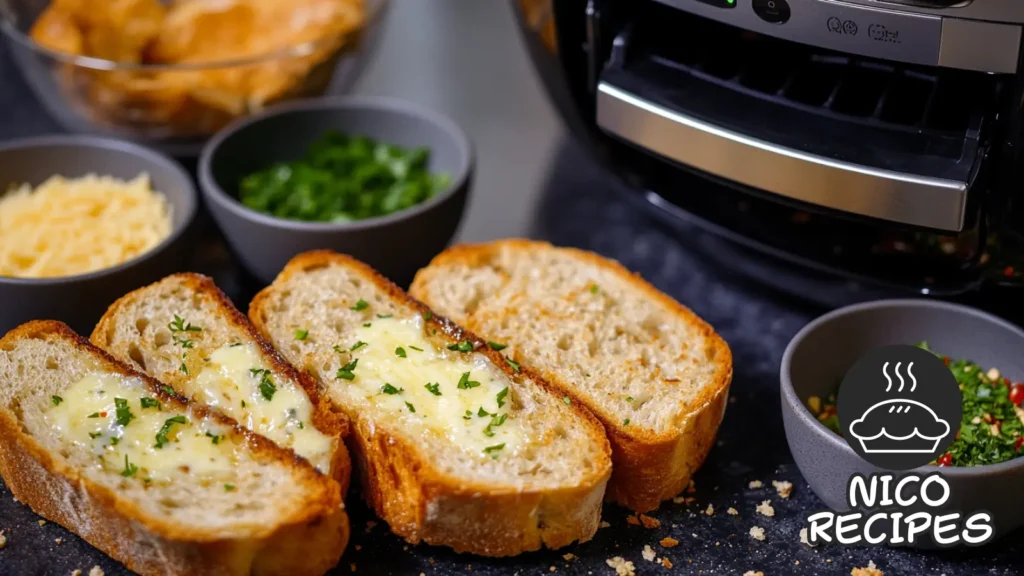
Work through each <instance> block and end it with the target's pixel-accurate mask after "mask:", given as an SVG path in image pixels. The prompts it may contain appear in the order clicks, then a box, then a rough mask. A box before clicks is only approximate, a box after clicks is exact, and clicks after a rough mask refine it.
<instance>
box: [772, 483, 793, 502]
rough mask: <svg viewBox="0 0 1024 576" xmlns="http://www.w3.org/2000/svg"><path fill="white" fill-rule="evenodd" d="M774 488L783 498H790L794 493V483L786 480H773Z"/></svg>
mask: <svg viewBox="0 0 1024 576" xmlns="http://www.w3.org/2000/svg"><path fill="white" fill-rule="evenodd" d="M772 486H775V491H776V492H778V493H779V496H782V497H783V498H789V495H790V494H791V493H792V492H793V483H792V482H787V481H785V480H781V481H780V480H772Z"/></svg>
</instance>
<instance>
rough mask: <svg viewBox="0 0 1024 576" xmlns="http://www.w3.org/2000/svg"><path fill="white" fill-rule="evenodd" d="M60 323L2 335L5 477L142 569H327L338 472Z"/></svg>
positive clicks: (50, 513)
mask: <svg viewBox="0 0 1024 576" xmlns="http://www.w3.org/2000/svg"><path fill="white" fill-rule="evenodd" d="M171 392H172V391H170V390H169V388H168V387H166V386H164V385H162V384H160V383H159V382H157V381H155V380H153V379H151V378H149V377H147V376H145V375H143V374H140V373H138V372H135V371H134V370H132V369H131V368H129V367H128V366H125V365H123V364H121V363H119V362H117V361H116V360H114V359H113V358H111V357H110V356H108V355H106V354H105V353H103V352H102V351H100V350H98V349H96V348H94V347H93V346H91V345H90V344H89V343H88V342H86V341H85V339H83V338H80V337H79V336H77V335H76V334H75V333H74V332H72V331H71V329H70V328H68V327H67V326H65V325H63V324H61V323H59V322H52V321H42V322H30V323H28V324H25V325H23V326H20V327H18V328H16V329H14V330H12V331H11V332H10V333H8V334H7V335H6V336H4V337H3V338H2V339H0V476H3V479H4V482H5V483H6V484H7V486H8V487H9V488H10V489H11V491H12V492H13V493H14V495H15V497H17V498H18V500H20V501H22V502H24V503H26V504H28V505H29V506H31V507H32V509H33V510H35V511H36V512H37V513H39V514H40V515H42V516H43V517H44V518H46V519H48V520H50V521H53V522H56V523H58V524H61V525H62V526H64V527H66V528H67V529H69V530H71V531H72V532H75V533H76V534H78V535H79V536H81V537H82V538H84V539H85V540H86V541H88V542H89V543H91V544H92V545H93V546H96V547H97V548H99V549H100V550H102V551H103V552H105V553H107V554H109V555H110V556H111V557H113V558H115V559H117V560H119V561H120V562H123V563H124V564H125V565H126V566H127V567H128V568H130V569H131V570H134V571H135V572H138V573H140V574H143V575H149V574H153V575H156V574H160V575H182V576H185V575H188V576H196V575H205V574H211V575H212V574H216V575H218V576H221V575H238V576H243V575H253V574H263V575H282V576H284V575H294V574H310V575H317V574H323V573H324V572H326V571H327V570H328V569H330V568H331V567H332V566H334V565H335V564H336V563H337V561H338V558H339V557H340V555H341V552H342V548H343V543H344V540H345V538H346V535H347V531H348V529H347V519H346V517H345V514H344V511H343V509H342V508H341V497H340V490H339V487H338V484H337V482H335V481H334V480H332V479H331V478H329V477H327V476H325V475H323V474H320V473H318V472H317V471H316V470H314V469H313V467H312V466H310V465H309V463H308V462H306V461H305V460H303V459H301V458H298V457H296V456H295V455H294V454H293V453H292V452H291V451H288V450H283V449H281V448H279V447H278V446H276V445H275V444H273V443H272V442H270V441H268V440H267V439H265V438H263V437H261V436H258V435H256V434H253V433H252V432H250V431H249V430H246V429H244V428H241V427H240V426H238V425H237V424H236V423H235V422H234V421H232V420H230V419H228V418H226V417H224V416H223V415H221V414H218V413H215V412H212V411H210V410H208V409H206V408H205V407H202V406H196V405H189V404H188V403H187V402H186V401H185V399H184V398H181V397H179V396H177V395H174V394H172V393H171Z"/></svg>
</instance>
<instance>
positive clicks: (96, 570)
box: [89, 566, 103, 576]
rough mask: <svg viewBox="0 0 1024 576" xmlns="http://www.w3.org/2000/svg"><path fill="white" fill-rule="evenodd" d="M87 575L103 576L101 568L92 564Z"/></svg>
mask: <svg viewBox="0 0 1024 576" xmlns="http://www.w3.org/2000/svg"><path fill="white" fill-rule="evenodd" d="M89 576H103V568H100V567H99V566H93V567H92V570H89Z"/></svg>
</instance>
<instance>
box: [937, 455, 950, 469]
mask: <svg viewBox="0 0 1024 576" xmlns="http://www.w3.org/2000/svg"><path fill="white" fill-rule="evenodd" d="M938 464H939V466H952V465H953V455H952V454H950V453H949V452H946V453H945V454H943V455H942V456H939V462H938Z"/></svg>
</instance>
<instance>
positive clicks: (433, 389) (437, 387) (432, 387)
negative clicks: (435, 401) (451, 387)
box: [423, 382, 441, 396]
mask: <svg viewBox="0 0 1024 576" xmlns="http://www.w3.org/2000/svg"><path fill="white" fill-rule="evenodd" d="M423 387H424V388H426V389H427V392H430V393H431V394H433V395H434V396H440V395H441V384H440V383H438V382H434V383H433V384H430V383H427V384H424V385H423Z"/></svg>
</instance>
